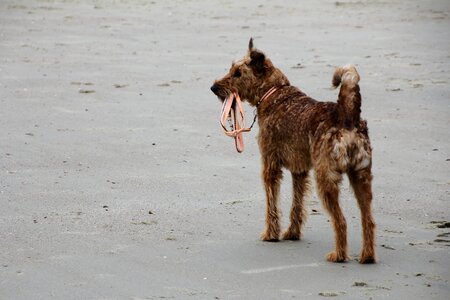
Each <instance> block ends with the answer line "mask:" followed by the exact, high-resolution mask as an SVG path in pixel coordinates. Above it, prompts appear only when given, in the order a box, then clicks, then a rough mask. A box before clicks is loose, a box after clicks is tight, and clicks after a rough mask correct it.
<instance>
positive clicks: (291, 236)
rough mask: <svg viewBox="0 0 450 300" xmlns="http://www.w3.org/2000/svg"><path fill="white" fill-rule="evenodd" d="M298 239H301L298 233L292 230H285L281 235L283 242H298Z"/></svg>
mask: <svg viewBox="0 0 450 300" xmlns="http://www.w3.org/2000/svg"><path fill="white" fill-rule="evenodd" d="M300 238H301V234H300V232H296V231H293V230H286V231H285V232H284V233H283V237H282V239H283V240H290V241H298V240H300Z"/></svg>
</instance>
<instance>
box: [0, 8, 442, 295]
mask: <svg viewBox="0 0 450 300" xmlns="http://www.w3.org/2000/svg"><path fill="white" fill-rule="evenodd" d="M251 36H253V37H254V38H255V45H256V46H257V47H258V48H259V49H261V50H263V51H265V52H266V53H267V55H268V56H269V57H270V58H271V59H272V61H273V62H274V63H275V64H276V65H277V66H278V67H280V68H281V69H282V70H283V71H284V72H285V74H286V75H287V76H288V77H289V79H290V81H291V83H293V84H295V85H297V86H299V87H300V88H301V89H303V90H304V91H305V92H307V93H308V94H309V95H311V96H313V97H314V98H316V99H320V100H327V101H334V100H335V99H336V97H337V91H335V90H330V89H329V87H330V85H331V76H332V73H333V70H334V67H336V66H340V65H344V64H347V63H354V64H356V65H357V67H358V70H359V72H360V74H361V78H362V79H361V91H362V95H363V107H362V109H363V116H364V118H366V119H367V120H368V122H369V127H370V134H371V139H372V144H373V148H374V158H373V159H374V162H373V172H374V176H375V179H374V196H375V199H374V204H373V205H374V213H375V218H376V221H377V225H378V230H377V254H378V259H379V262H378V264H375V265H367V266H363V265H360V264H358V263H357V262H356V261H355V259H356V258H357V256H358V253H359V249H360V243H361V228H360V217H359V211H358V209H357V207H356V201H355V200H354V198H353V197H352V194H351V192H350V191H349V187H348V181H344V183H343V185H342V194H341V202H342V206H343V208H344V211H345V215H346V217H347V221H348V234H349V246H350V254H351V256H352V260H351V261H349V262H348V263H345V264H332V263H328V262H326V261H325V259H324V256H325V254H326V253H327V252H328V251H329V250H331V249H332V247H333V244H334V242H333V233H332V230H331V227H330V223H329V222H328V217H327V215H326V214H325V213H324V211H323V208H322V206H321V205H320V202H319V200H318V198H317V195H316V193H315V191H313V192H312V194H311V196H309V197H308V211H309V212H310V216H309V219H308V223H307V225H306V228H305V231H304V238H303V240H302V241H299V242H279V243H264V242H261V241H260V240H259V234H260V232H261V231H262V230H263V225H264V205H265V204H264V194H263V188H262V185H261V180H260V158H259V152H258V148H257V145H256V140H255V136H256V134H257V127H256V128H255V129H256V130H254V131H252V132H251V133H250V134H248V135H246V140H245V142H246V150H245V152H244V153H243V154H237V153H236V152H235V150H234V148H233V144H232V140H231V139H229V138H228V137H226V136H224V135H223V134H222V133H221V129H220V127H219V123H218V118H219V110H220V104H219V101H218V100H217V99H216V97H215V96H214V95H213V94H212V93H211V92H210V91H209V87H210V85H211V84H212V81H213V80H214V79H215V78H218V77H221V76H222V75H223V74H224V73H225V72H226V71H227V70H228V68H229V66H230V64H231V62H232V60H235V59H240V58H241V57H242V56H243V55H244V54H245V51H246V47H247V43H248V39H249V37H251ZM449 85H450V2H449V1H448V0H441V1H439V0H436V1H412V0H411V1H351V2H350V1H339V2H336V1H312V0H310V1H253V0H252V1H225V0H224V1H206V0H205V1H200V0H198V1H144V0H142V1H137V0H136V1H133V0H122V1H120V0H117V1H106V0H105V1H77V0H74V1H64V0H63V1H44V0H42V1H40V0H29V1H8V0H3V1H1V3H0V128H1V133H0V204H1V210H0V299H292V298H295V299H321V298H324V297H334V298H341V299H449V297H450V288H449V280H450V228H448V227H447V228H445V226H448V224H447V225H445V223H443V222H448V221H450V202H449V201H450V90H449ZM247 111H248V113H249V114H251V111H252V110H251V108H249V107H247ZM286 175H287V176H285V178H286V179H285V180H284V182H283V187H282V197H281V205H282V210H283V212H284V215H283V227H284V228H285V227H286V223H287V219H288V209H289V206H290V197H291V186H290V184H291V182H290V178H289V177H290V176H288V175H289V174H286ZM439 227H444V228H439Z"/></svg>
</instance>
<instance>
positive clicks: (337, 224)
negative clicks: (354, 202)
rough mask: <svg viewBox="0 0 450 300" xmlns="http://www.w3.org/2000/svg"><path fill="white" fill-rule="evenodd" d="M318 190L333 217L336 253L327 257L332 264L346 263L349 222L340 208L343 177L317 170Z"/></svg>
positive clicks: (331, 172)
mask: <svg viewBox="0 0 450 300" xmlns="http://www.w3.org/2000/svg"><path fill="white" fill-rule="evenodd" d="M316 180H317V189H318V192H319V196H320V198H321V199H322V203H323V205H324V207H325V209H326V210H327V211H328V213H329V214H330V216H331V221H332V223H333V228H334V232H335V243H336V247H335V248H336V249H335V251H331V252H330V253H328V255H327V260H328V261H331V262H344V261H345V260H347V259H348V256H347V222H346V221H345V217H344V215H343V213H342V210H341V207H340V206H339V184H340V182H341V180H342V175H341V174H340V173H339V172H336V171H333V170H330V169H328V168H323V169H321V168H318V169H316Z"/></svg>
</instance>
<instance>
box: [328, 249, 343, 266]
mask: <svg viewBox="0 0 450 300" xmlns="http://www.w3.org/2000/svg"><path fill="white" fill-rule="evenodd" d="M326 258H327V260H328V261H330V262H339V263H341V262H345V261H346V260H347V256H346V255H345V254H342V253H341V254H339V255H338V254H337V253H336V251H331V252H330V253H328V254H327V256H326Z"/></svg>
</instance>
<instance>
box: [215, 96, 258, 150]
mask: <svg viewBox="0 0 450 300" xmlns="http://www.w3.org/2000/svg"><path fill="white" fill-rule="evenodd" d="M229 116H231V120H232V124H233V130H231V131H230V130H228V129H227V127H226V125H225V123H226V121H227V119H228V118H229ZM220 125H221V126H222V129H223V132H224V133H225V134H226V135H227V136H229V137H232V138H234V139H235V144H236V150H237V151H238V152H239V153H241V152H243V151H244V137H243V135H242V133H243V132H249V131H250V130H251V128H246V127H245V112H244V109H243V107H242V102H241V98H240V97H239V95H238V94H237V93H232V94H230V95H229V96H228V98H227V99H225V101H224V102H223V105H222V113H221V118H220Z"/></svg>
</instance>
